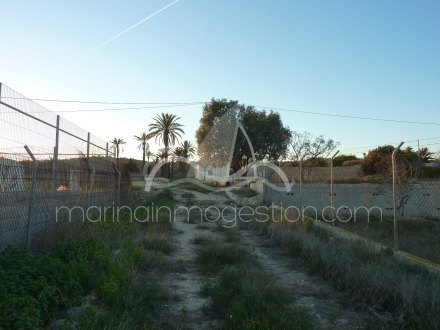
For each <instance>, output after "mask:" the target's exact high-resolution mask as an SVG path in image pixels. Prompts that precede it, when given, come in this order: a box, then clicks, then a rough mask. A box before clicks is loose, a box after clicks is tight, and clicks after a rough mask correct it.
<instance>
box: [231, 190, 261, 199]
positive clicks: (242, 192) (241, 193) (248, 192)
mask: <svg viewBox="0 0 440 330" xmlns="http://www.w3.org/2000/svg"><path fill="white" fill-rule="evenodd" d="M231 192H232V193H234V194H235V195H237V196H239V197H241V198H250V197H255V196H258V195H259V194H258V193H257V192H256V191H255V190H252V189H250V188H247V187H242V188H237V189H232V190H231Z"/></svg>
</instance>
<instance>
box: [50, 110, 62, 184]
mask: <svg viewBox="0 0 440 330" xmlns="http://www.w3.org/2000/svg"><path fill="white" fill-rule="evenodd" d="M55 130H56V131H55V148H54V150H53V166H52V190H56V189H57V166H58V150H59V145H60V115H57V126H56V128H55Z"/></svg>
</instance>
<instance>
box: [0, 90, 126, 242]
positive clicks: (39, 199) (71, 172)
mask: <svg viewBox="0 0 440 330" xmlns="http://www.w3.org/2000/svg"><path fill="white" fill-rule="evenodd" d="M113 156H114V155H113V153H112V152H111V151H110V150H109V147H108V143H106V142H104V141H103V140H101V139H99V138H97V137H95V136H93V135H92V134H90V133H89V132H87V131H85V130H83V129H81V128H80V127H78V126H76V125H75V124H73V123H71V122H69V121H67V120H66V119H64V118H61V117H60V116H58V115H56V114H55V113H53V112H51V111H49V110H47V109H45V108H44V107H42V106H40V105H38V104H36V103H35V102H33V101H31V100H29V99H27V98H26V97H24V96H23V95H21V94H19V93H17V92H15V91H13V90H12V89H10V88H9V87H7V86H5V85H4V84H0V250H1V249H4V248H5V247H7V246H9V245H27V246H28V247H30V246H31V245H32V246H34V245H36V244H38V242H42V241H45V240H46V241H47V240H48V239H50V233H51V232H53V230H54V228H55V227H56V224H57V223H59V222H61V221H64V222H65V221H70V222H77V223H80V222H81V221H82V222H83V221H84V215H83V214H82V212H76V213H73V212H71V210H72V209H73V208H77V209H82V210H87V208H90V207H91V206H105V205H111V204H113V203H118V202H119V201H120V199H121V193H122V194H123V192H121V174H120V172H119V171H118V169H117V168H116V166H115V163H114V161H113ZM60 210H61V211H64V212H61V211H60ZM72 214H74V216H72Z"/></svg>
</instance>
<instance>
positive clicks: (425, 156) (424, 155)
mask: <svg viewBox="0 0 440 330" xmlns="http://www.w3.org/2000/svg"><path fill="white" fill-rule="evenodd" d="M419 155H420V160H421V161H422V162H423V163H429V161H430V160H432V159H434V158H433V156H434V153H433V152H431V151H429V149H428V148H426V147H424V148H421V149H420V150H419Z"/></svg>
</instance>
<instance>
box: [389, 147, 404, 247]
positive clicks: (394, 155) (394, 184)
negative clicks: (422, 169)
mask: <svg viewBox="0 0 440 330" xmlns="http://www.w3.org/2000/svg"><path fill="white" fill-rule="evenodd" d="M402 145H403V142H400V144H399V146H398V147H397V148H396V149H394V151H393V154H392V157H391V159H392V171H393V218H394V223H393V243H394V249H395V250H398V249H399V238H398V232H397V202H396V198H397V193H396V180H397V171H396V170H397V165H396V155H397V153H398V152H399V151H400V147H401V146H402Z"/></svg>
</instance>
